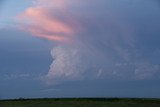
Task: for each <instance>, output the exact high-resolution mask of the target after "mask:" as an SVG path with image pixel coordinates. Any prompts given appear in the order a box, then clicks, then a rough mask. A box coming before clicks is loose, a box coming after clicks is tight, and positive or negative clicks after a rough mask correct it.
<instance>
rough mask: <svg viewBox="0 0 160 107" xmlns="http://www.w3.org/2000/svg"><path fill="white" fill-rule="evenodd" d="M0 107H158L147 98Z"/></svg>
mask: <svg viewBox="0 0 160 107" xmlns="http://www.w3.org/2000/svg"><path fill="white" fill-rule="evenodd" d="M0 107H160V99H147V98H41V99H38V98H37V99H25V98H19V99H12V100H1V101H0Z"/></svg>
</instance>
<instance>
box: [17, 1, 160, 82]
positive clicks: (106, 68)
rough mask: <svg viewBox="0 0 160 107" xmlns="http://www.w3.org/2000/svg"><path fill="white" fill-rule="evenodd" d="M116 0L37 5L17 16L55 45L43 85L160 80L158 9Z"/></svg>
mask: <svg viewBox="0 0 160 107" xmlns="http://www.w3.org/2000/svg"><path fill="white" fill-rule="evenodd" d="M115 1H116V2H115ZM115 1H114V2H113V1H112V0H107V1H106V0H100V1H98V2H97V1H96V0H85V1H82V0H76V1H74V0H35V1H34V3H33V6H32V7H29V8H28V9H26V11H25V12H23V13H22V14H20V15H19V16H18V19H17V20H18V21H19V22H24V21H25V23H21V24H20V27H21V28H22V29H23V30H25V31H27V32H30V33H32V35H33V36H36V37H40V38H44V39H47V40H50V41H52V42H53V43H55V44H54V46H53V49H52V50H51V55H52V58H53V63H52V64H51V65H50V70H49V72H48V73H47V74H46V75H45V76H44V77H43V80H45V81H46V82H47V83H49V84H55V83H57V82H58V83H59V82H63V81H66V80H67V81H73V80H84V79H111V80H112V79H113V80H141V79H153V78H160V72H159V70H160V65H159V61H158V60H157V59H156V58H153V57H155V56H157V57H158V56H159V55H160V54H159V53H158V51H157V50H159V49H160V48H159V46H158V45H156V44H158V40H160V37H159V36H158V35H159V34H160V33H159V31H158V28H159V27H160V21H157V20H155V19H159V18H160V14H157V12H158V11H159V8H158V7H150V8H149V6H148V4H149V3H151V2H152V1H148V2H146V1H145V0H142V1H141V2H143V3H144V4H143V8H142V6H141V5H139V3H140V2H139V1H138V0H134V1H130V0H125V1H117V0H115ZM144 1H145V2H144ZM145 9H146V10H148V11H147V13H145V12H144V10H145ZM137 11H139V12H137Z"/></svg>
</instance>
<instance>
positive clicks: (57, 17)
mask: <svg viewBox="0 0 160 107" xmlns="http://www.w3.org/2000/svg"><path fill="white" fill-rule="evenodd" d="M17 20H18V21H19V22H21V23H22V24H21V26H20V27H21V28H22V29H23V30H25V31H28V32H30V33H32V35H33V36H36V37H40V38H44V39H48V40H53V41H68V40H69V39H70V37H71V36H73V35H74V34H75V33H76V32H77V29H75V26H80V25H78V23H77V22H76V20H75V19H74V18H73V17H72V16H71V15H70V14H69V9H68V8H67V1H66V0H59V1H58V0H52V1H51V0H45V1H44V0H36V1H35V5H33V6H32V7H29V8H27V9H26V11H25V12H23V13H22V14H20V15H19V16H18V18H17ZM77 28H78V27H77Z"/></svg>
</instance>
